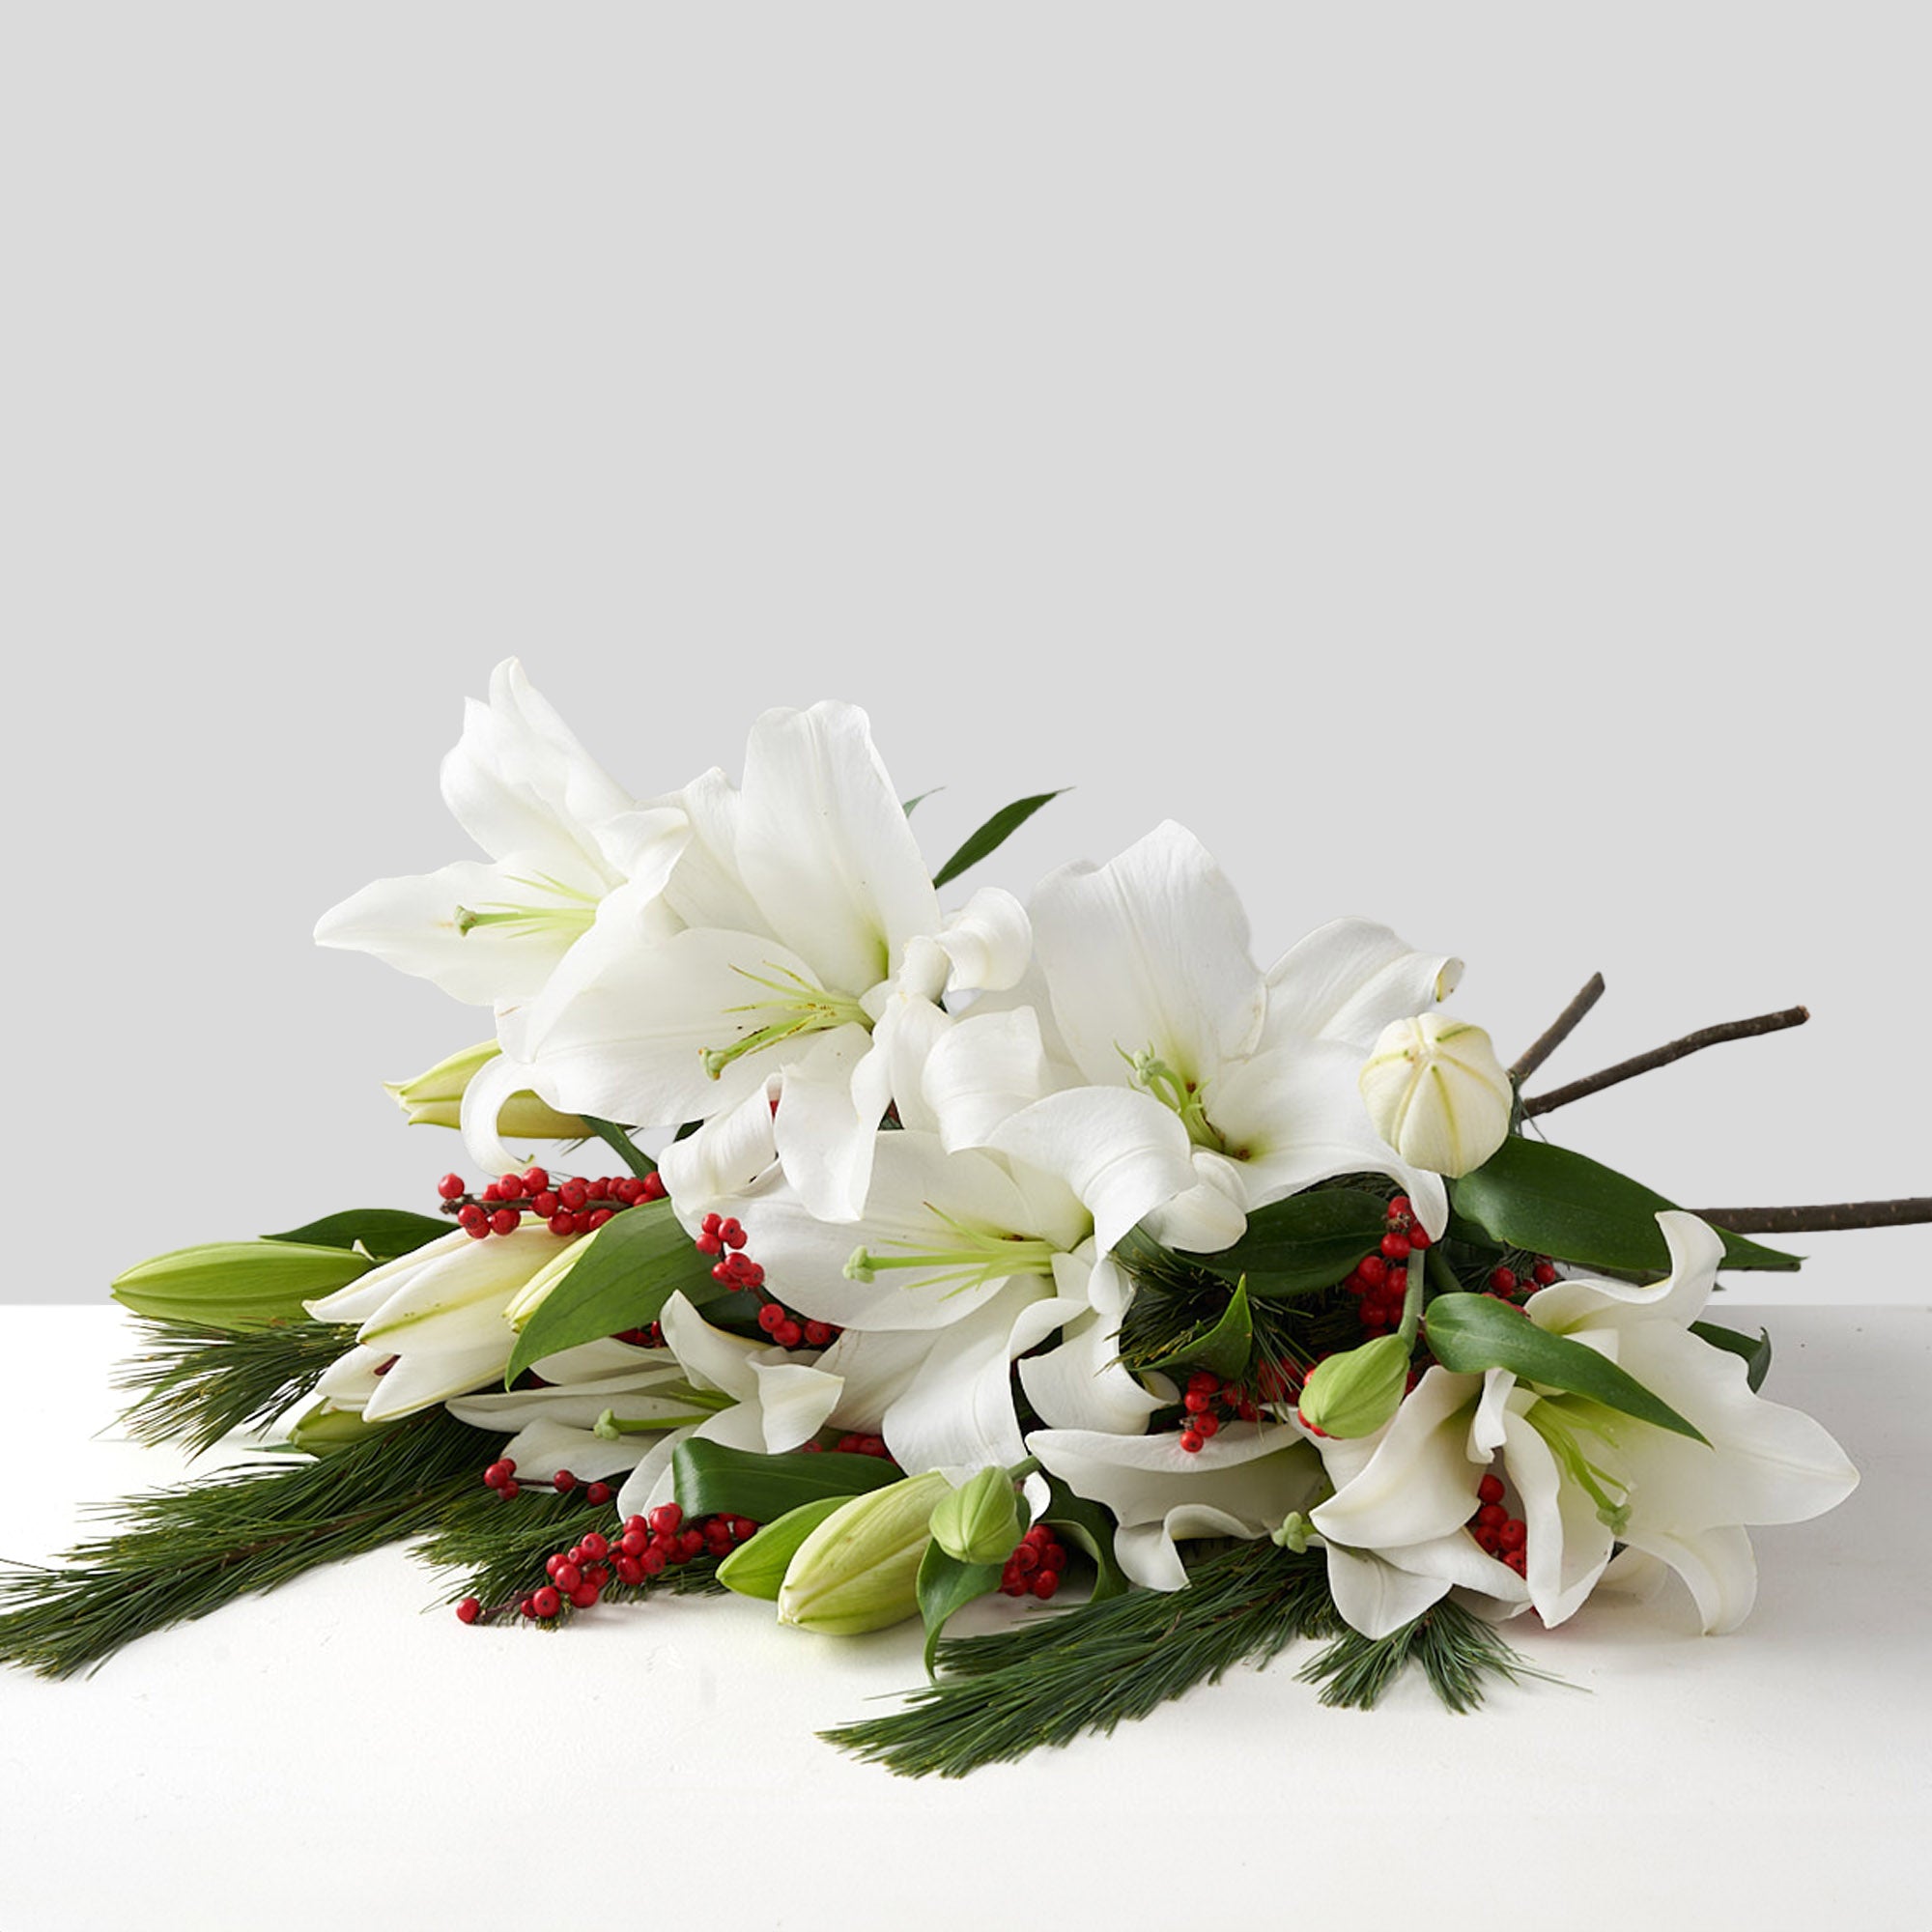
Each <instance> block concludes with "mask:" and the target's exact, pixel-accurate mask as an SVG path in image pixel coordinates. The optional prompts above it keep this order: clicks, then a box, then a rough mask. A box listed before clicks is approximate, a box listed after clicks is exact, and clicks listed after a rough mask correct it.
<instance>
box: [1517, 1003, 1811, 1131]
mask: <svg viewBox="0 0 1932 1932" xmlns="http://www.w3.org/2000/svg"><path fill="white" fill-rule="evenodd" d="M1810 1017H1811V1015H1810V1013H1809V1012H1808V1011H1807V1010H1806V1009H1804V1007H1787V1008H1786V1009H1784V1011H1782V1012H1780V1013H1759V1014H1758V1015H1757V1017H1756V1018H1755V1019H1748V1020H1728V1021H1726V1022H1725V1023H1724V1025H1722V1026H1714V1027H1705V1028H1703V1029H1702V1030H1701V1031H1699V1032H1697V1033H1687V1034H1686V1035H1685V1036H1684V1037H1683V1038H1682V1039H1673V1040H1672V1041H1671V1042H1670V1043H1669V1045H1668V1046H1658V1047H1653V1048H1652V1049H1651V1050H1650V1052H1648V1053H1640V1054H1638V1055H1637V1056H1636V1058H1635V1059H1634V1060H1620V1061H1618V1062H1617V1064H1616V1065H1614V1066H1606V1067H1605V1068H1604V1070H1603V1071H1602V1072H1601V1073H1592V1074H1591V1075H1590V1076H1589V1077H1588V1078H1587V1079H1583V1080H1573V1081H1572V1082H1571V1083H1570V1085H1569V1086H1567V1087H1553V1088H1551V1089H1550V1091H1549V1092H1548V1094H1538V1095H1537V1096H1536V1097H1535V1099H1533V1100H1525V1101H1524V1102H1523V1103H1522V1111H1523V1115H1524V1117H1525V1118H1534V1117H1535V1116H1536V1115H1538V1114H1549V1113H1554V1112H1555V1110H1556V1109H1557V1108H1558V1107H1567V1106H1568V1105H1569V1104H1570V1102H1571V1101H1572V1100H1582V1099H1585V1098H1587V1097H1588V1096H1589V1095H1590V1094H1601V1093H1602V1092H1603V1091H1604V1089H1605V1087H1615V1086H1617V1085H1618V1084H1619V1083H1620V1082H1622V1081H1625V1080H1634V1079H1635V1078H1636V1076H1637V1075H1638V1074H1639V1073H1648V1072H1650V1071H1651V1070H1652V1069H1653V1068H1655V1067H1659V1066H1668V1065H1670V1063H1671V1062H1672V1061H1673V1060H1682V1059H1683V1058H1684V1057H1685V1055H1686V1054H1690V1053H1697V1052H1700V1051H1701V1050H1702V1049H1703V1048H1705V1047H1707V1046H1721V1045H1722V1044H1723V1042H1724V1041H1725V1040H1727V1039H1752V1038H1755V1037H1756V1036H1757V1035H1759V1034H1761V1033H1781V1032H1783V1030H1784V1029H1785V1028H1786V1027H1795V1026H1803V1025H1804V1022H1805V1021H1806V1020H1808V1019H1809V1018H1810Z"/></svg>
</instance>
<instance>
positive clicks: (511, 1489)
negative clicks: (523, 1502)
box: [497, 1482, 524, 1503]
mask: <svg viewBox="0 0 1932 1932" xmlns="http://www.w3.org/2000/svg"><path fill="white" fill-rule="evenodd" d="M523 1492H524V1489H523V1485H522V1484H521V1483H514V1482H512V1483H505V1484H504V1485H503V1486H502V1487H501V1488H500V1489H499V1490H498V1491H497V1494H498V1495H499V1496H501V1497H502V1498H503V1500H504V1501H505V1502H506V1503H507V1502H512V1501H514V1500H515V1499H516V1498H517V1497H518V1496H520V1495H522V1494H523Z"/></svg>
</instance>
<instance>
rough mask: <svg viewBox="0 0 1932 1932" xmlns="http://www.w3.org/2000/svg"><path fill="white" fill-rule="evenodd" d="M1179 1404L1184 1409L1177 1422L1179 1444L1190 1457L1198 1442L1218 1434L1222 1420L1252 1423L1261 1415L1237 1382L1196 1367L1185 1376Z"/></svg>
mask: <svg viewBox="0 0 1932 1932" xmlns="http://www.w3.org/2000/svg"><path fill="white" fill-rule="evenodd" d="M1180 1406H1181V1407H1182V1408H1183V1409H1184V1410H1185V1411H1186V1413H1185V1415H1184V1417H1183V1419H1182V1421H1181V1424H1180V1446H1181V1447H1182V1448H1183V1449H1185V1450H1186V1451H1187V1453H1188V1454H1189V1455H1190V1456H1198V1455H1199V1454H1200V1453H1201V1445H1202V1444H1203V1443H1204V1442H1206V1441H1207V1440H1208V1437H1209V1436H1210V1435H1219V1434H1220V1433H1221V1425H1222V1423H1224V1422H1235V1421H1240V1422H1253V1421H1254V1420H1255V1419H1256V1417H1257V1416H1258V1415H1259V1414H1260V1410H1259V1409H1257V1408H1256V1406H1255V1399H1254V1397H1253V1396H1251V1395H1250V1394H1249V1393H1248V1392H1247V1390H1246V1389H1244V1388H1243V1387H1242V1386H1241V1385H1240V1383H1239V1382H1227V1381H1223V1380H1222V1379H1221V1378H1220V1377H1219V1376H1217V1375H1212V1374H1210V1373H1209V1372H1208V1370H1206V1369H1198V1370H1196V1371H1195V1373H1194V1374H1193V1375H1191V1376H1189V1377H1188V1378H1187V1391H1186V1393H1185V1394H1184V1395H1183V1396H1182V1397H1181V1398H1180Z"/></svg>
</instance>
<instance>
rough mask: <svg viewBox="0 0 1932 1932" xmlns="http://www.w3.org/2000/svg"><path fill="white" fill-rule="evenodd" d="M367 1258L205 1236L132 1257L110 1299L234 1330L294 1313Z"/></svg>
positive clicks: (346, 1280) (161, 1317)
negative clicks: (146, 1257) (193, 1244)
mask: <svg viewBox="0 0 1932 1932" xmlns="http://www.w3.org/2000/svg"><path fill="white" fill-rule="evenodd" d="M374 1265H375V1264H374V1263H373V1262H372V1261H371V1260H370V1259H369V1257H368V1256H367V1255H358V1254H354V1253H352V1252H351V1251H350V1250H349V1249H347V1248H321V1247H310V1246H309V1245H308V1244H307V1243H306V1242H302V1241H211V1242H209V1243H207V1244H206V1245H204V1246H202V1247H197V1248H176V1249H175V1250H174V1251H173V1252H172V1253H170V1254H165V1255H156V1256H155V1257H154V1258H153V1259H152V1260H150V1261H145V1262H137V1263H136V1264H134V1266H132V1267H130V1268H129V1269H128V1271H127V1273H126V1274H122V1275H117V1276H116V1277H115V1278H114V1282H113V1285H112V1288H111V1291H110V1292H111V1293H112V1294H113V1296H114V1299H115V1300H116V1301H118V1302H119V1303H120V1304H121V1305H122V1307H124V1308H131V1309H132V1310H133V1311H134V1313H135V1314H136V1315H147V1316H151V1317H153V1318H154V1319H155V1320H156V1321H192V1322H196V1323H198V1324H199V1325H200V1326H202V1327H204V1328H226V1329H229V1330H231V1331H239V1330H245V1329H253V1328H266V1327H268V1326H269V1325H270V1322H274V1321H300V1320H301V1318H302V1316H303V1314H304V1312H305V1311H304V1308H303V1304H304V1303H305V1302H309V1301H313V1300H316V1299H318V1298H319V1297H321V1296H323V1295H327V1294H332V1293H334V1292H335V1291H336V1290H337V1289H341V1288H347V1287H348V1286H349V1284H350V1283H351V1282H353V1281H356V1280H358V1279H360V1277H361V1276H362V1275H364V1274H366V1273H367V1272H368V1271H369V1269H370V1268H371V1267H373V1266H374Z"/></svg>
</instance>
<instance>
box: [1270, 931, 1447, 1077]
mask: <svg viewBox="0 0 1932 1932" xmlns="http://www.w3.org/2000/svg"><path fill="white" fill-rule="evenodd" d="M1462 977H1463V962H1462V961H1461V960H1460V959H1452V958H1450V957H1449V956H1448V955H1447V954H1445V953H1427V952H1416V951H1414V949H1413V948H1411V947H1410V946H1408V945H1407V944H1406V942H1405V941H1404V940H1402V939H1399V938H1398V937H1397V936H1396V935H1395V934H1394V933H1393V932H1391V931H1390V930H1389V928H1388V927H1387V926H1385V925H1377V924H1375V923H1373V922H1372V921H1370V920H1366V919H1337V920H1331V921H1330V922H1329V923H1328V924H1326V925H1323V926H1319V927H1318V928H1317V929H1316V930H1315V931H1313V932H1311V933H1310V934H1309V935H1308V937H1307V938H1306V939H1304V940H1302V941H1301V942H1300V943H1299V944H1298V945H1296V946H1293V947H1291V948H1290V949H1289V951H1288V952H1284V953H1283V954H1282V956H1281V957H1280V958H1279V959H1278V960H1276V961H1275V963H1274V965H1273V967H1272V968H1270V970H1269V972H1268V976H1267V989H1268V993H1267V1031H1266V1036H1265V1038H1264V1046H1268V1047H1273V1046H1279V1045H1283V1044H1285V1043H1287V1042H1288V1041H1290V1040H1292V1039H1335V1040H1345V1041H1347V1042H1348V1043H1350V1045H1353V1046H1358V1047H1359V1048H1360V1049H1361V1050H1362V1051H1363V1052H1364V1053H1366V1052H1367V1051H1368V1049H1369V1048H1370V1047H1371V1046H1372V1045H1373V1044H1374V1043H1375V1041H1376V1039H1377V1037H1378V1036H1379V1035H1380V1033H1381V1030H1382V1029H1383V1028H1384V1027H1385V1026H1387V1025H1388V1024H1389V1023H1390V1021H1392V1020H1405V1019H1409V1018H1411V1017H1413V1016H1414V1015H1415V1014H1417V1013H1424V1012H1427V1011H1428V1010H1429V1009H1431V1008H1432V1007H1434V1006H1435V1005H1437V1004H1438V1003H1439V1002H1440V1001H1443V1000H1446V999H1447V998H1448V997H1449V995H1450V994H1451V993H1453V992H1454V991H1455V990H1456V987H1457V984H1458V982H1459V981H1460V980H1461V979H1462Z"/></svg>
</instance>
